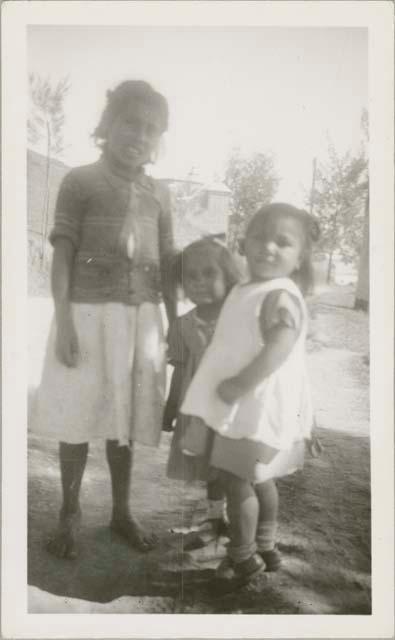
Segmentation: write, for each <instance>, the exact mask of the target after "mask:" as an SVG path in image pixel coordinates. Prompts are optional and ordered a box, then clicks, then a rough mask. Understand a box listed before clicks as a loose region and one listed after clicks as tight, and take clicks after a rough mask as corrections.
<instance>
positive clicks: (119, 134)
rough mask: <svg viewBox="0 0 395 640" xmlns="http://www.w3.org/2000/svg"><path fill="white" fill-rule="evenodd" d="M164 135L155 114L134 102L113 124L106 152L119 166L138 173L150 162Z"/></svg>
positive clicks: (143, 105) (140, 103)
mask: <svg viewBox="0 0 395 640" xmlns="http://www.w3.org/2000/svg"><path fill="white" fill-rule="evenodd" d="M161 133H162V131H161V129H160V122H159V118H158V115H157V113H156V112H155V110H153V109H151V108H150V107H149V105H146V104H144V103H142V102H139V101H135V100H133V101H131V102H130V103H129V104H128V106H127V107H126V108H125V109H124V110H123V111H122V112H121V113H120V114H118V115H117V116H116V118H115V119H114V120H113V121H112V123H111V125H110V127H109V130H108V135H107V151H108V153H109V155H110V158H111V159H112V160H113V161H114V162H115V163H116V164H117V165H119V166H121V167H123V168H125V169H129V170H130V169H131V170H133V169H138V168H139V167H141V166H142V165H144V164H146V163H147V162H148V161H149V160H150V158H151V155H152V153H153V151H154V150H155V149H156V147H157V144H158V142H159V138H160V136H161Z"/></svg>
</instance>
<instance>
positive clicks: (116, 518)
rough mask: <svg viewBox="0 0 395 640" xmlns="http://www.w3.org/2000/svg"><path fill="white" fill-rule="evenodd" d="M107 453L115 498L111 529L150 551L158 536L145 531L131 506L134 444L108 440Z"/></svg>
mask: <svg viewBox="0 0 395 640" xmlns="http://www.w3.org/2000/svg"><path fill="white" fill-rule="evenodd" d="M106 455H107V461H108V465H109V467H110V474H111V487H112V499H113V508H112V518H111V525H110V526H111V529H112V530H113V531H115V532H116V533H118V534H119V535H120V536H122V538H124V539H125V540H126V541H127V542H128V543H129V545H130V546H131V547H134V548H137V549H139V550H140V551H150V550H151V549H152V548H153V547H154V546H155V543H156V537H155V536H154V535H152V534H146V533H145V532H144V531H143V529H142V528H141V526H140V524H139V523H138V521H137V520H136V519H135V518H134V517H133V516H132V514H131V512H130V507H129V499H130V484H131V471H132V445H126V446H120V445H119V441H118V440H107V442H106Z"/></svg>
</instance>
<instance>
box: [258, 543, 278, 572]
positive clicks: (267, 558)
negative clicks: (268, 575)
mask: <svg viewBox="0 0 395 640" xmlns="http://www.w3.org/2000/svg"><path fill="white" fill-rule="evenodd" d="M258 553H259V555H260V556H261V558H262V560H263V561H264V563H265V571H278V570H279V568H280V567H281V565H282V561H281V554H280V552H279V551H278V549H276V548H274V549H270V551H258Z"/></svg>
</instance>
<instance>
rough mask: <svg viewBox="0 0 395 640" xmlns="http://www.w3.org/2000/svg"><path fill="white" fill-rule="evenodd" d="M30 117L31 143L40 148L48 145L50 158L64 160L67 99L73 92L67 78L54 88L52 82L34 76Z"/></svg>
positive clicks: (31, 87)
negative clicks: (40, 145)
mask: <svg viewBox="0 0 395 640" xmlns="http://www.w3.org/2000/svg"><path fill="white" fill-rule="evenodd" d="M29 89H30V113H29V117H28V121H27V133H28V141H29V142H30V143H31V144H32V145H33V146H36V145H37V144H39V143H40V142H41V141H44V142H45V144H46V149H47V153H48V155H50V156H51V157H53V156H55V157H57V156H60V155H61V154H62V152H63V150H64V147H63V126H64V122H65V116H64V110H63V105H64V99H65V97H66V95H67V93H68V91H69V89H70V85H69V81H68V78H67V77H65V78H63V79H62V80H60V81H59V82H58V83H57V84H56V85H54V86H52V85H51V83H50V81H49V79H48V78H46V79H44V78H42V77H41V76H39V75H37V74H35V73H30V74H29Z"/></svg>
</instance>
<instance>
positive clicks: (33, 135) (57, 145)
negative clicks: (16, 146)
mask: <svg viewBox="0 0 395 640" xmlns="http://www.w3.org/2000/svg"><path fill="white" fill-rule="evenodd" d="M29 89H30V112H29V117H28V121H27V134H28V141H29V143H30V144H31V145H32V146H33V147H36V146H37V145H39V144H40V143H42V144H43V145H44V149H45V156H46V172H45V173H46V175H45V191H44V203H43V215H42V251H41V260H42V261H43V260H44V253H45V242H46V239H47V233H48V213H49V185H50V169H51V158H54V157H59V156H61V155H62V153H63V150H64V147H63V127H64V122H65V116H64V99H65V97H66V95H67V93H68V91H69V89H70V85H69V81H68V78H67V77H65V78H62V79H61V80H60V81H59V82H58V83H57V84H56V85H51V82H50V81H49V79H44V78H42V77H41V76H39V75H37V74H35V73H30V74H29Z"/></svg>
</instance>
